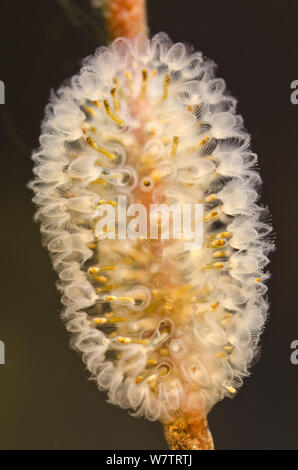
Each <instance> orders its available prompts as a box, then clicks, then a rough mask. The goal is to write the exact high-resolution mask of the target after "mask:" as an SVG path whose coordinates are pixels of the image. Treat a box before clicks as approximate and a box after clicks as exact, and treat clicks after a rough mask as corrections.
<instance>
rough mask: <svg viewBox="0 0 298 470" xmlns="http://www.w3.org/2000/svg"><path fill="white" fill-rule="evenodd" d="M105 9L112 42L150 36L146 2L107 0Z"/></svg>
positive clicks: (137, 0) (142, 0)
mask: <svg viewBox="0 0 298 470" xmlns="http://www.w3.org/2000/svg"><path fill="white" fill-rule="evenodd" d="M103 8H104V16H105V19H106V25H107V30H108V34H109V36H110V39H111V40H113V39H115V38H117V37H126V38H134V37H135V36H137V35H138V34H144V35H147V34H148V26H147V14H146V0H105V1H104V4H103Z"/></svg>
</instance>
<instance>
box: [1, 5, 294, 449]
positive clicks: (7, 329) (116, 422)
mask: <svg viewBox="0 0 298 470" xmlns="http://www.w3.org/2000/svg"><path fill="white" fill-rule="evenodd" d="M64 4H65V5H67V2H64ZM148 4H149V23H150V28H151V33H152V34H153V33H156V32H158V31H161V30H162V31H167V32H168V33H169V35H170V36H171V38H172V40H173V41H181V40H182V41H186V42H188V43H191V44H193V45H194V46H195V49H198V50H202V51H203V52H204V54H205V55H206V56H208V57H210V58H212V59H213V60H214V61H215V62H216V63H217V64H218V76H221V77H223V78H224V79H225V80H226V82H227V85H228V88H229V89H230V90H231V91H232V93H233V95H234V96H236V97H237V98H238V99H239V103H240V104H239V108H238V110H239V112H240V113H241V114H243V116H244V118H245V124H246V127H247V128H248V130H249V132H250V133H251V134H252V146H253V150H254V151H255V152H257V153H258V155H259V164H260V168H261V175H262V178H263V180H264V185H263V193H262V202H263V203H264V204H266V205H269V207H270V210H271V213H272V219H273V225H274V230H275V233H276V238H277V240H276V241H277V251H276V252H275V253H274V254H273V255H272V257H271V259H272V262H271V264H270V268H269V269H270V271H271V272H272V279H271V281H270V283H269V299H270V303H271V308H270V312H271V314H270V318H269V321H268V323H267V328H266V330H265V333H264V334H263V337H262V355H261V358H260V360H259V361H258V363H257V364H256V365H255V366H254V368H253V370H252V376H251V377H250V378H247V379H246V380H245V382H244V386H243V388H242V390H241V391H240V392H239V394H238V395H237V396H236V397H235V398H234V399H233V400H230V399H228V398H226V399H225V400H224V401H223V402H221V403H219V404H217V405H216V406H215V408H214V409H213V411H212V412H211V414H210V417H209V422H210V427H211V430H212V433H213V436H214V440H215V446H216V448H217V449H298V430H297V423H298V406H297V401H298V400H297V397H298V365H297V366H294V365H292V364H291V363H290V353H291V350H290V343H291V341H293V340H294V339H298V315H297V313H298V312H297V305H298V299H297V294H298V283H297V280H298V275H297V271H298V260H297V250H298V248H297V240H298V239H297V235H298V223H297V200H298V198H297V186H298V180H297V175H298V160H297V154H298V149H297V138H298V125H297V124H298V105H296V106H295V105H293V104H291V102H290V93H291V91H290V83H291V82H292V81H293V80H295V79H296V80H298V27H297V22H298V2H297V1H296V0H292V1H291V0H282V1H273V0H262V1H260V0H258V1H253V0H241V1H239V0H226V1H222V0H218V1H212V2H211V1H209V2H208V1H204V0H188V1H181V0H175V1H174V0H162V1H157V0H156V1H153V0H151V1H150V0H149V1H148ZM76 5H78V6H83V7H84V9H83V13H82V12H81V11H80V10H72V12H67V11H66V9H65V8H62V7H61V3H60V4H59V3H58V2H57V1H56V0H43V1H41V0H26V1H23V0H1V6H0V18H1V20H0V58H1V60H0V79H1V80H3V81H4V82H5V85H6V105H5V106H0V117H1V140H0V162H1V163H0V169H1V170H0V178H1V186H0V187H1V192H2V194H1V199H0V201H1V209H0V210H1V212H0V221H1V222H0V223H1V230H0V247H1V252H0V260H1V270H0V286H1V310H0V339H1V340H3V341H4V342H5V346H6V364H5V365H0V448H1V449H166V448H167V447H166V442H165V440H164V437H163V432H162V427H161V425H160V424H159V423H157V422H155V423H151V422H148V421H145V420H144V419H136V418H133V417H131V416H130V415H129V414H128V413H127V411H125V410H121V409H119V408H117V407H114V406H111V405H109V404H107V403H105V395H104V394H103V393H100V392H98V390H97V389H96V386H95V385H94V384H93V383H92V382H90V381H88V380H87V378H88V375H87V373H86V372H85V371H84V367H83V364H82V363H81V359H80V357H79V356H78V355H77V354H76V353H75V352H74V351H72V350H70V349H69V346H68V337H67V334H66V332H65V329H64V326H63V324H62V322H61V320H60V318H59V310H60V307H59V299H58V295H57V294H56V290H55V281H56V276H55V274H54V272H53V271H52V268H51V264H50V260H49V258H48V254H47V252H46V251H45V250H44V249H42V248H41V244H40V235H39V229H38V227H37V225H35V224H34V223H33V221H32V217H33V211H34V207H33V204H32V203H31V201H30V199H31V197H32V194H31V193H30V191H29V190H28V189H27V188H26V183H27V182H28V181H29V180H30V179H31V177H32V173H31V172H32V163H31V160H30V152H31V149H32V148H34V147H36V146H37V145H38V136H39V126H40V121H41V119H42V116H43V110H44V107H45V105H46V103H47V101H48V96H49V92H50V89H51V88H54V89H55V88H57V87H58V86H59V85H60V83H61V82H62V81H63V80H64V79H66V78H68V77H70V76H71V75H73V74H74V73H75V72H77V70H78V69H79V66H80V61H81V59H82V58H84V57H85V56H86V55H89V54H91V53H92V52H93V51H94V49H95V46H96V45H97V44H100V43H101V41H102V34H101V32H100V33H99V34H98V36H97V33H96V25H97V20H98V24H100V20H99V19H97V18H92V17H91V19H90V15H89V13H88V0H82V1H77V2H76ZM99 30H100V31H101V28H99Z"/></svg>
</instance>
